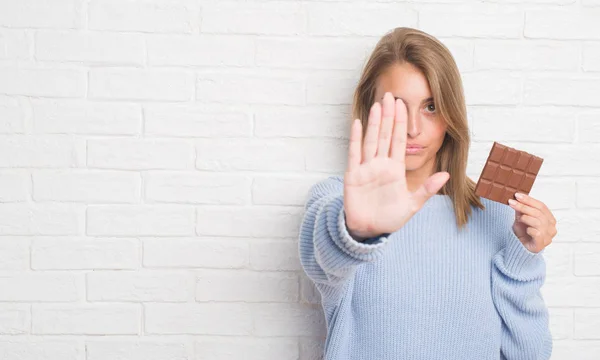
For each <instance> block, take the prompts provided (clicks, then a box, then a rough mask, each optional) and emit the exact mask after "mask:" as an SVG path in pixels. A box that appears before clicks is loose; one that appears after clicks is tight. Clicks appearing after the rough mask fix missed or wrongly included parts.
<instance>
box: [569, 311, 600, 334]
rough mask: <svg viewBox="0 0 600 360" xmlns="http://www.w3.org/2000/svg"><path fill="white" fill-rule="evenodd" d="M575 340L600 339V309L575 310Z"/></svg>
mask: <svg viewBox="0 0 600 360" xmlns="http://www.w3.org/2000/svg"><path fill="white" fill-rule="evenodd" d="M574 312H575V314H574V315H575V316H574V321H573V325H574V326H573V338H574V339H596V340H597V339H600V331H599V330H598V325H599V324H600V309H597V308H592V309H574Z"/></svg>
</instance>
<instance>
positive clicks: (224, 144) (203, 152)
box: [196, 138, 306, 172]
mask: <svg viewBox="0 0 600 360" xmlns="http://www.w3.org/2000/svg"><path fill="white" fill-rule="evenodd" d="M305 151H306V150H305V149H304V145H303V143H302V142H299V141H292V140H290V139H259V138H227V139H201V140H199V141H197V142H196V154H197V155H196V168H197V169H200V170H219V171H232V170H235V171H240V170H253V171H269V172H274V171H303V170H304V168H305V165H304V153H305Z"/></svg>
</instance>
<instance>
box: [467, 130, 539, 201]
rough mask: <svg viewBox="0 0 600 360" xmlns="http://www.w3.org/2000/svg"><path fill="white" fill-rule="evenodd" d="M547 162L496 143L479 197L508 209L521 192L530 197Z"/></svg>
mask: <svg viewBox="0 0 600 360" xmlns="http://www.w3.org/2000/svg"><path fill="white" fill-rule="evenodd" d="M543 161H544V159H542V158H541V157H539V156H535V155H532V154H529V153H527V152H525V151H520V150H517V149H514V148H511V147H508V146H506V145H502V144H499V143H497V142H495V141H494V144H493V145H492V149H491V150H490V154H489V156H488V158H487V161H486V162H485V166H484V167H483V171H482V172H481V176H480V177H479V180H478V181H477V185H476V186H475V195H478V196H481V197H484V198H486V199H490V200H493V201H497V202H499V203H502V204H506V205H508V199H515V193H517V192H520V193H523V194H527V195H529V191H531V187H532V186H533V182H534V181H535V178H536V177H537V174H538V172H539V171H540V167H541V166H542V162H543Z"/></svg>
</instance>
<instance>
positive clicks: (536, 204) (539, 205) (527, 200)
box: [515, 193, 556, 224]
mask: <svg viewBox="0 0 600 360" xmlns="http://www.w3.org/2000/svg"><path fill="white" fill-rule="evenodd" d="M515 198H517V200H518V201H520V202H522V203H524V204H527V205H529V206H531V207H533V208H536V209H538V210H540V211H541V212H542V213H543V214H544V216H546V218H547V219H548V221H549V222H550V223H552V224H556V219H555V218H554V215H552V211H550V209H549V208H548V206H546V204H544V203H543V202H541V201H539V200H537V199H535V198H533V197H531V196H530V195H527V194H524V193H516V194H515Z"/></svg>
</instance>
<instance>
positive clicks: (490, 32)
mask: <svg viewBox="0 0 600 360" xmlns="http://www.w3.org/2000/svg"><path fill="white" fill-rule="evenodd" d="M523 17H524V16H523V12H522V11H521V10H519V9H518V8H517V7H516V6H514V5H513V6H510V5H503V6H502V7H500V5H498V4H452V5H435V6H431V5H430V6H422V7H420V8H419V29H421V30H423V31H425V32H427V33H429V34H431V35H433V36H436V37H451V36H460V37H469V38H503V39H516V38H520V37H521V34H522V33H523Z"/></svg>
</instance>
